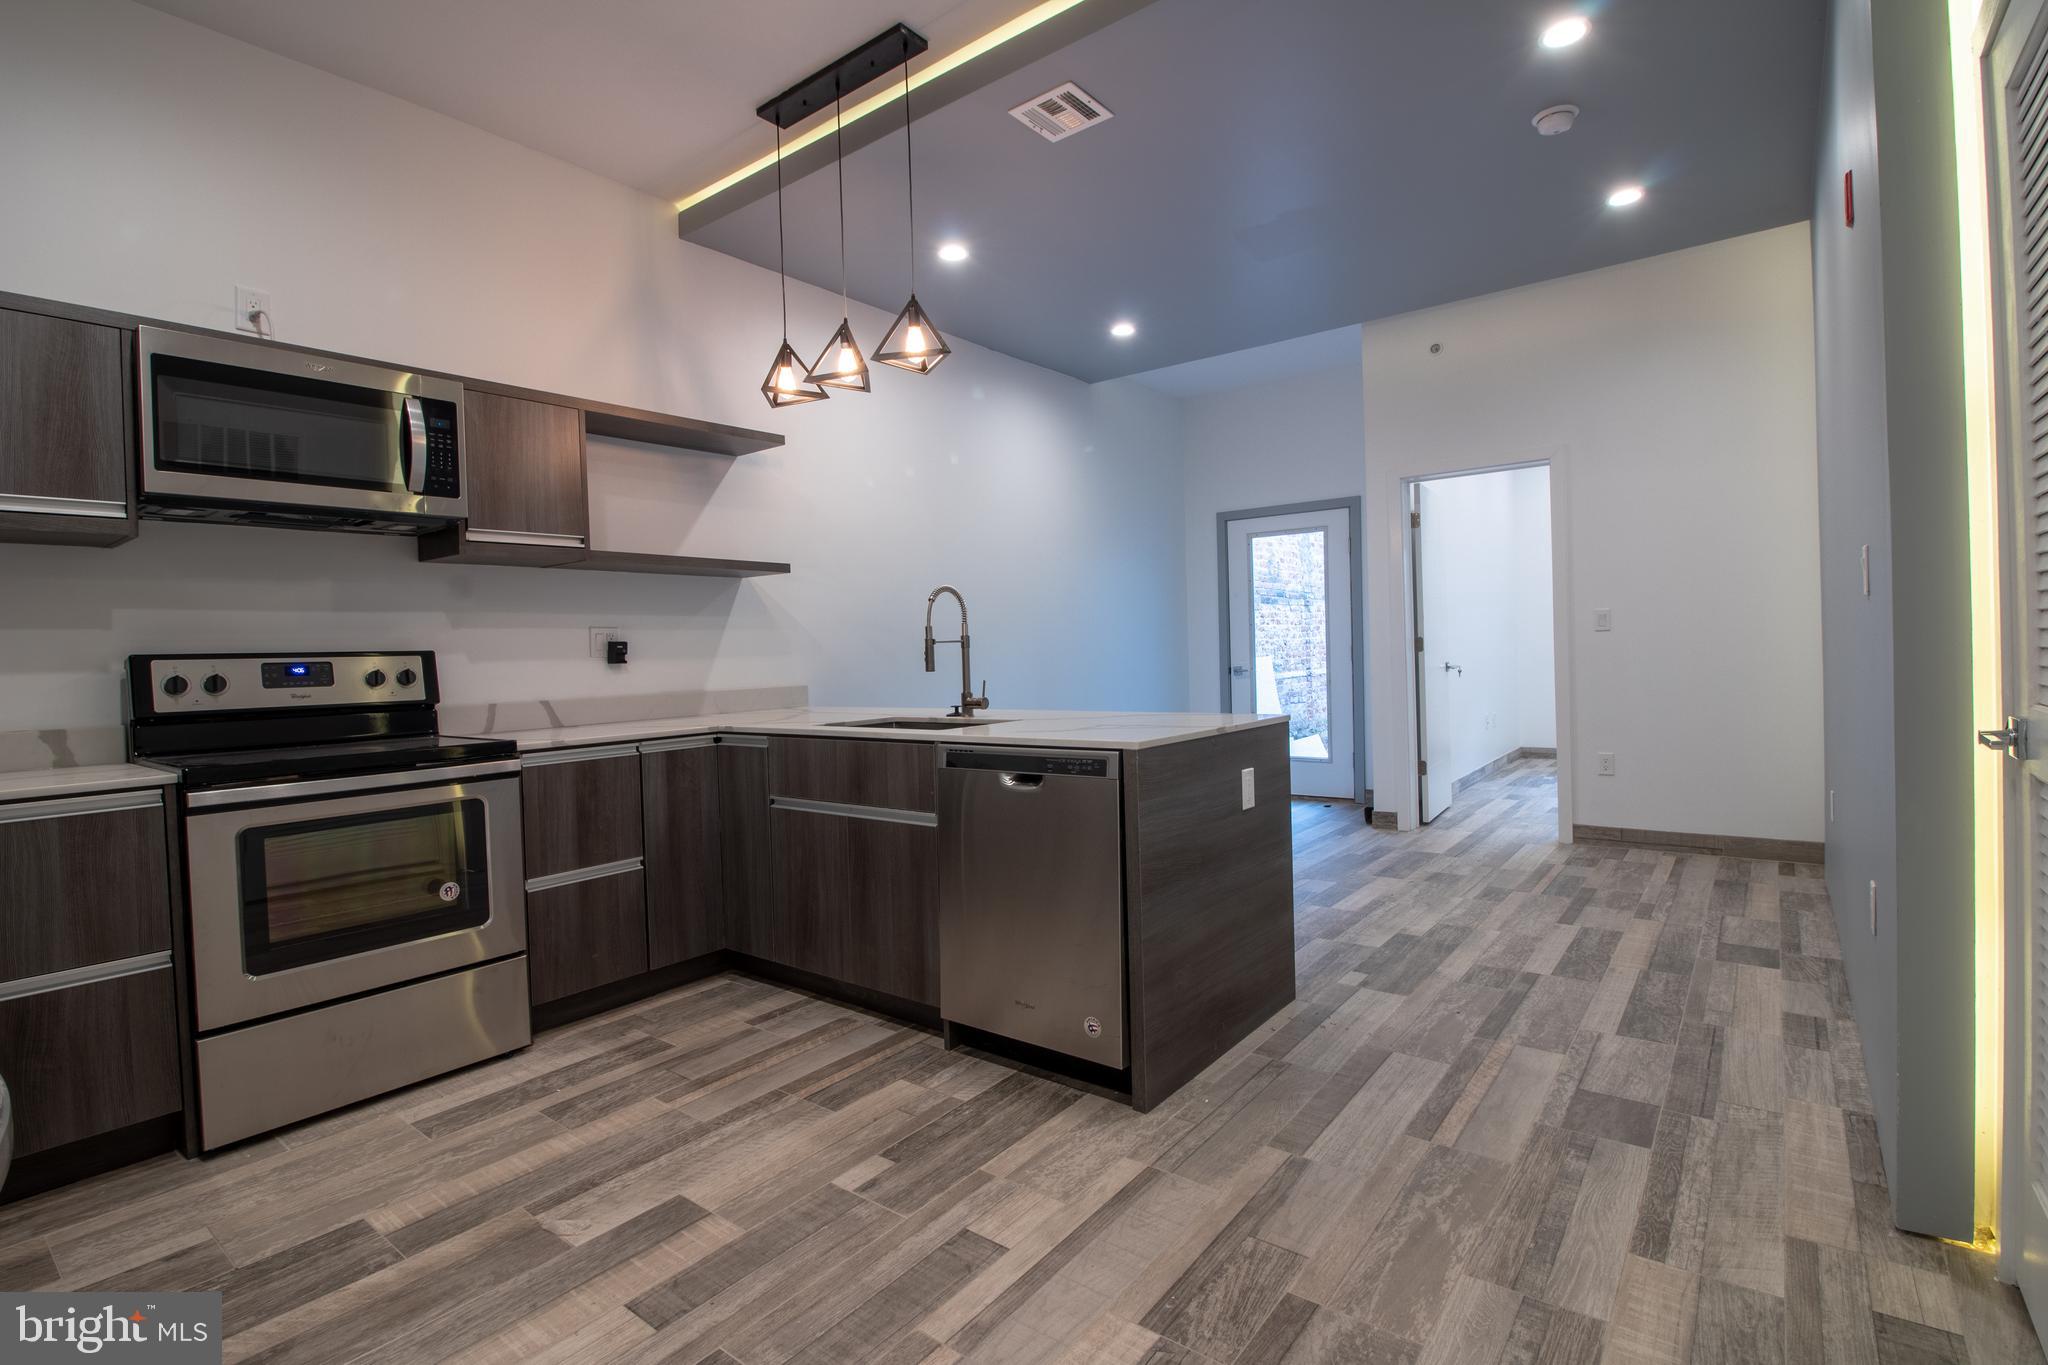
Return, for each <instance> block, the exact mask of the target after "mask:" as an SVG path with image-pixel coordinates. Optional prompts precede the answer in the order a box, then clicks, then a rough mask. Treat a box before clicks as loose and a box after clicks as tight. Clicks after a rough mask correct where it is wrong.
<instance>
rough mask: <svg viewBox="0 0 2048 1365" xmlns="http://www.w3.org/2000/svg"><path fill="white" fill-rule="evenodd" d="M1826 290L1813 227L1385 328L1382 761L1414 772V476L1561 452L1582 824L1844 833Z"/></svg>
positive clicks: (1371, 583) (1377, 355) (1570, 732)
mask: <svg viewBox="0 0 2048 1365" xmlns="http://www.w3.org/2000/svg"><path fill="white" fill-rule="evenodd" d="M1811 298H1812V292H1811V274H1810V268H1809V260H1808V234H1807V227H1806V225H1805V224H1803V223H1801V224H1795V225H1793V226H1789V227H1784V228H1777V229H1773V230H1772V231H1769V232H1762V233H1756V234H1753V235H1751V236H1747V237H1739V238H1734V239H1731V240H1728V241H1723V242H1716V243H1713V244H1710V245H1708V246H1703V247H1697V248H1693V249H1691V250H1688V251H1681V252H1674V253H1672V254H1670V255H1667V256H1660V257H1654V258H1651V259H1647V260H1642V261H1636V262H1632V263H1630V264H1627V265H1622V266H1616V267H1613V268H1611V269H1607V270H1600V271H1595V272H1592V273H1590V274H1586V275H1579V276H1574V277H1571V278H1568V279H1562V280H1553V281H1550V282H1547V283H1544V284H1538V285H1532V286H1530V287H1528V288H1525V289H1518V290H1513V291H1510V292H1507V293H1503V294H1495V295H1490V296H1487V297H1485V298H1479V299H1472V300H1468V301H1465V302H1462V303H1456V304H1451V305H1448V306H1446V307H1443V308H1437V309H1431V310H1428V311H1426V312H1421V313H1414V314H1409V315H1406V316H1403V317H1398V318H1391V319H1387V320H1385V321H1382V322H1376V323H1369V324H1367V325H1366V327H1365V331H1364V341H1363V356H1364V369H1365V412H1366V414H1367V421H1366V426H1365V466H1366V478H1367V486H1366V535H1365V538H1366V545H1367V559H1366V591H1367V597H1368V601H1369V604H1370V605H1369V612H1370V618H1369V632H1370V633H1369V636H1368V641H1369V643H1368V654H1369V656H1371V657H1372V658H1373V659H1376V660H1379V661H1381V663H1380V664H1379V665H1377V666H1372V667H1370V670H1369V671H1370V672H1371V673H1372V675H1373V697H1372V709H1373V736H1374V750H1375V753H1376V754H1378V755H1379V760H1378V764H1377V765H1376V766H1378V767H1379V768H1381V769H1382V770H1386V769H1387V768H1388V757H1389V756H1390V755H1399V756H1401V757H1402V759H1403V761H1402V762H1399V763H1395V764H1394V765H1393V770H1394V771H1404V772H1412V771H1413V770H1414V765H1413V762H1412V758H1413V755H1414V738H1413V731H1412V728H1411V720H1412V711H1411V709H1410V706H1409V698H1408V687H1409V684H1408V683H1406V682H1405V681H1404V679H1405V678H1406V677H1408V676H1409V675H1408V673H1407V671H1406V670H1404V669H1402V668H1401V667H1399V664H1398V661H1399V660H1400V659H1401V657H1402V655H1401V649H1400V646H1401V644H1402V640H1403V635H1404V632H1405V629H1406V625H1405V622H1406V608H1405V604H1404V593H1405V592H1406V586H1405V577H1404V573H1403V567H1402V553H1401V548H1402V537H1403V534H1404V526H1403V521H1404V518H1403V517H1402V516H1401V503H1400V481H1401V479H1402V478H1403V477H1404V476H1410V475H1419V474H1429V473H1437V472H1446V471H1452V470H1458V469H1471V468H1482V467H1487V466H1499V465H1505V464H1514V463H1524V462H1529V461H1537V460H1550V461H1552V462H1553V478H1554V479H1555V481H1556V485H1557V487H1556V491H1557V493H1558V495H1559V499H1558V500H1559V513H1558V515H1557V516H1556V517H1555V518H1554V523H1553V524H1554V526H1555V527H1556V533H1557V537H1558V542H1559V551H1558V563H1559V564H1560V566H1561V569H1560V572H1559V573H1558V576H1557V582H1556V591H1557V595H1558V600H1559V603H1560V613H1561V615H1562V617H1563V620H1564V622H1565V624H1566V626H1567V629H1568V632H1569V634H1568V639H1569V645H1570V651H1569V655H1568V658H1567V660H1566V661H1565V662H1566V664H1567V667H1568V669H1569V673H1570V679H1569V681H1570V682H1571V686H1570V688H1569V690H1568V691H1567V693H1566V696H1567V698H1568V703H1567V707H1566V708H1565V717H1564V722H1565V723H1564V725H1563V726H1562V728H1561V730H1560V734H1559V743H1560V746H1561V747H1563V748H1565V749H1566V752H1565V753H1564V754H1563V755H1561V757H1562V758H1563V759H1564V760H1565V764H1566V768H1567V778H1568V779H1571V781H1570V787H1571V790H1570V791H1568V792H1567V793H1566V795H1567V797H1568V798H1569V799H1570V800H1571V802H1572V803H1573V804H1572V807H1571V808H1572V809H1573V810H1574V811H1575V816H1576V820H1577V821H1578V823H1581V824H1592V825H1616V826H1629V827H1634V828H1644V829H1658V830H1674V831H1682V832H1687V833H1701V834H1725V835H1751V836H1761V837H1775V838H1790V839H1808V840H1818V839H1819V838H1820V837H1821V829H1822V824H1821V817H1822V808H1823V804H1824V798H1823V782H1822V776H1821V743H1820V733H1821V725H1820V721H1821V707H1820V679H1821V661H1820V605H1819V563H1818V549H1817V531H1816V526H1817V511H1816V503H1815V454H1814V449H1815V446H1814V441H1815V438H1814V364H1813V316H1812V311H1811ZM1432 343H1441V344H1442V350H1441V352H1439V353H1435V354H1432V353H1431V350H1430V346H1431V344H1432ZM1600 607H1604V608H1609V609H1611V610H1612V611H1613V612H1614V629H1613V631H1612V632H1611V633H1604V634H1595V633H1594V632H1593V629H1592V612H1593V610H1594V609H1595V608H1600ZM1386 661H1396V662H1393V663H1388V662H1386ZM1599 751H1607V752H1612V753H1614V754H1615V755H1616V764H1617V773H1616V775H1615V776H1613V777H1596V776H1593V775H1592V774H1593V769H1594V763H1593V755H1594V754H1595V753H1596V752H1599ZM1374 797H1375V801H1376V803H1377V804H1378V805H1379V806H1381V807H1383V808H1390V809H1394V810H1396V812H1397V816H1398V818H1399V819H1400V821H1401V822H1402V824H1403V826H1404V827H1406V826H1409V825H1412V824H1413V822H1414V819H1415V792H1414V786H1413V784H1412V783H1394V782H1391V781H1389V782H1381V783H1377V784H1376V785H1375V789H1374Z"/></svg>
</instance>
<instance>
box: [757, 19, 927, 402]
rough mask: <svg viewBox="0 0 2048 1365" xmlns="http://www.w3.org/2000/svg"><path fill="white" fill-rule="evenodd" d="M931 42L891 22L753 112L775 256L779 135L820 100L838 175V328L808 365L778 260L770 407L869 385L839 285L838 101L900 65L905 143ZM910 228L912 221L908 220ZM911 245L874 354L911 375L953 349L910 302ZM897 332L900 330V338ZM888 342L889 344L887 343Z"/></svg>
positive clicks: (841, 151) (842, 212)
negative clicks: (764, 151) (903, 282)
mask: <svg viewBox="0 0 2048 1365" xmlns="http://www.w3.org/2000/svg"><path fill="white" fill-rule="evenodd" d="M930 47H931V44H930V43H929V42H927V41H926V40H925V38H924V35H923V34H921V33H918V32H917V31H916V30H915V29H912V28H911V27H909V26H908V25H907V24H893V25H891V26H890V27H888V28H886V29H884V30H883V31H882V32H880V33H878V34H876V35H875V36H874V37H872V38H870V39H868V40H867V41H866V42H864V43H862V44H861V45H860V46H859V47H856V48H854V49H853V50H852V51H851V52H848V53H846V54H845V55H844V56H842V57H840V58H839V59H838V60H837V61H834V62H832V63H830V64H828V65H826V66H822V67H820V68H818V69H817V70H816V71H813V72H812V73H811V74H810V75H808V76H806V77H804V78H803V79H802V80H800V81H798V82H797V83H796V84H795V85H792V86H791V87H789V89H787V90H785V91H783V92H782V93H781V94H779V95H777V96H776V97H775V98H774V99H771V100H769V101H767V102H766V103H765V104H762V105H760V106H758V107H757V108H756V109H755V110H754V112H755V113H756V114H758V115H759V116H760V117H761V118H764V119H766V120H767V121H768V122H770V123H772V124H774V125H775V128H776V138H775V235H776V249H777V253H778V259H781V258H782V134H783V133H784V132H787V131H788V130H789V129H791V128H793V127H795V126H796V125H797V124H799V123H802V122H803V121H804V120H805V119H808V118H810V117H812V116H813V115H815V114H821V113H823V112H824V111H825V108H826V106H828V105H829V106H831V108H832V111H833V112H832V140H833V157H832V160H833V165H834V168H835V170H836V173H837V175H838V178H839V326H838V328H837V329H835V330H834V331H833V333H832V338H831V340H829V341H827V342H826V343H825V349H824V350H822V351H820V352H819V353H818V359H817V362H816V363H815V364H813V365H812V366H811V367H810V368H809V369H808V370H805V369H804V367H803V362H802V361H801V360H800V359H798V357H797V353H796V349H795V348H794V347H793V346H791V345H790V344H789V281H788V274H787V264H786V260H785V261H784V262H783V285H782V293H783V300H782V331H783V337H782V348H781V349H780V350H779V351H777V352H776V353H775V364H774V365H773V366H772V367H771V368H770V369H769V371H768V378H767V379H766V380H764V381H763V382H762V384H761V392H762V394H763V395H764V396H765V397H766V398H767V399H768V403H769V405H770V406H771V407H783V406H786V405H788V404H791V403H812V402H816V401H817V400H818V399H820V398H827V397H830V396H831V390H833V389H843V390H847V391H850V392H857V393H866V392H869V391H870V389H871V388H872V386H873V381H872V378H871V376H870V373H869V370H868V363H867V359H866V357H865V356H863V355H862V354H861V349H860V343H859V342H857V341H855V340H854V336H853V320H852V309H851V307H850V305H849V302H848V298H847V291H846V278H847V277H846V141H845V119H844V103H845V100H846V97H847V96H848V95H850V94H852V93H853V92H854V91H856V90H858V89H860V88H861V87H862V86H864V85H866V84H868V83H869V82H870V81H873V80H875V79H877V78H878V77H881V76H885V75H887V74H888V73H889V72H891V71H894V70H895V69H896V68H897V67H899V66H900V67H902V68H903V69H904V70H903V117H904V124H903V130H904V152H905V155H906V156H907V155H908V154H909V148H910V121H909V120H910V61H911V59H912V58H913V57H916V56H918V55H920V54H921V53H923V52H925V51H927V50H928V49H929V48H930ZM913 226H914V224H913ZM916 280H917V244H916V239H915V235H914V234H913V237H912V242H911V285H912V288H911V296H910V302H909V303H907V304H905V305H904V306H903V311H902V312H900V313H898V314H897V315H896V321H895V322H893V323H891V324H890V327H889V330H888V332H887V333H885V334H884V336H883V339H882V345H883V347H884V350H883V351H882V353H881V354H879V355H878V356H877V357H876V359H878V360H886V361H887V363H889V364H891V365H895V366H897V367H899V368H901V369H906V370H914V371H917V372H918V373H925V372H927V371H929V370H930V369H931V368H932V367H933V366H934V365H937V364H938V363H939V361H941V360H943V359H945V358H946V356H948V355H950V354H952V348H951V347H950V346H948V345H946V342H945V338H943V337H941V336H940V335H939V334H938V331H937V329H935V328H934V327H933V326H932V325H931V319H930V318H928V317H927V316H926V315H925V311H924V308H923V306H922V305H921V304H919V303H918V301H917V291H916ZM899 333H901V335H900V336H899ZM892 342H893V343H894V345H893V348H892V345H891V343H892Z"/></svg>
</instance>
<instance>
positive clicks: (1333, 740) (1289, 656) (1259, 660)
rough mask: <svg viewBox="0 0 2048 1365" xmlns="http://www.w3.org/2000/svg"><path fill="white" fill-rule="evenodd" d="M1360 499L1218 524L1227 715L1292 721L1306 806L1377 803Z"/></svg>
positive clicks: (1232, 515)
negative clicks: (1308, 799)
mask: <svg viewBox="0 0 2048 1365" xmlns="http://www.w3.org/2000/svg"><path fill="white" fill-rule="evenodd" d="M1362 510H1363V509H1362V505H1361V500H1360V499H1358V498H1338V499H1333V500H1331V501H1329V502H1310V503H1294V504H1290V505H1288V506H1284V507H1254V508H1248V509H1246V510H1244V511H1239V512H1221V513H1218V514H1217V517H1216V568H1217V591H1218V598H1219V603H1220V613H1219V615H1220V619H1219V621H1218V626H1219V635H1220V639H1221V643H1222V649H1221V654H1222V660H1221V662H1222V673H1221V677H1220V690H1221V697H1222V706H1223V709H1224V710H1225V711H1227V712H1233V713H1237V714H1245V713H1250V712H1284V713H1286V715H1287V716H1288V730H1287V742H1288V753H1289V758H1290V763H1289V770H1290V772H1291V775H1292V787H1293V793H1294V795H1296V796H1317V797H1325V798H1329V799H1333V800H1339V801H1362V802H1365V803H1366V804H1368V805H1370V803H1371V799H1372V796H1371V793H1370V792H1369V791H1368V790H1367V789H1366V786H1365V733H1366V729H1365V689H1364V687H1363V686H1362V685H1361V680H1362V678H1363V675H1364V672H1365V664H1364V651H1365V623H1364V620H1363V619H1362V613H1363V611H1364V603H1365V594H1364V592H1363V591H1362V588H1361V583H1360V577H1361V568H1360V560H1359V553H1358V551H1359V539H1360V535H1359V524H1360V520H1361V516H1362Z"/></svg>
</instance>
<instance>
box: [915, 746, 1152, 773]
mask: <svg viewBox="0 0 2048 1365" xmlns="http://www.w3.org/2000/svg"><path fill="white" fill-rule="evenodd" d="M944 766H946V767H948V768H970V769H978V770H981V771H984V772H999V773H1024V774H1030V775H1035V776H1042V777H1115V776H1116V775H1117V773H1116V756H1115V755H1114V754H1098V753H1062V752H1061V751H1059V750H1057V749H1041V750H1022V749H1000V750H998V749H953V748H948V749H947V750H946V760H945V765H944Z"/></svg>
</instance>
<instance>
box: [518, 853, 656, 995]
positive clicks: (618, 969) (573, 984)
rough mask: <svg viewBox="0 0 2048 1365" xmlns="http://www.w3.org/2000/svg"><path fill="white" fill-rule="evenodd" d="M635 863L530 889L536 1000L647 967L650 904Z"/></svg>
mask: <svg viewBox="0 0 2048 1365" xmlns="http://www.w3.org/2000/svg"><path fill="white" fill-rule="evenodd" d="M642 882H643V878H642V876H641V873H640V870H639V869H638V868H637V867H636V868H634V869H632V870H631V871H625V872H614V873H610V874H608V875H604V876H597V877H590V878H586V879H585V880H583V881H574V882H568V883H566V884H563V885H559V886H551V887H547V888H545V889H543V890H538V891H535V890H531V889H529V890H528V891H527V893H526V969H527V976H528V980H529V982H530V983H531V987H532V995H533V1003H534V1004H536V1005H542V1004H546V1003H547V1002H548V1001H550V1000H560V999H561V998H562V997H564V996H569V995H576V994H579V993H580V992H583V991H588V990H595V989H596V988H597V987H599V986H609V985H611V984H612V983H613V982H615V981H623V980H625V979H626V978H627V977H630V976H638V975H640V974H641V973H643V972H645V971H646V970H647V902H646V898H645V890H644V888H643V885H642Z"/></svg>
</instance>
